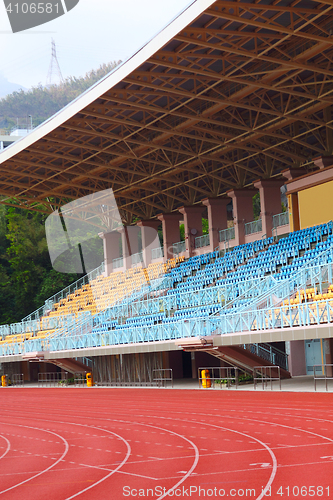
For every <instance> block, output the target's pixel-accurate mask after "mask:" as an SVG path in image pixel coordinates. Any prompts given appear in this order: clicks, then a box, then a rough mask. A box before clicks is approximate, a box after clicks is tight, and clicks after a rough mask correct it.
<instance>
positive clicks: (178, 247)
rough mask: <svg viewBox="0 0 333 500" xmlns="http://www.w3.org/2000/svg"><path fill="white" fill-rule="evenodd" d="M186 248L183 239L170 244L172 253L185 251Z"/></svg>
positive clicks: (176, 253)
mask: <svg viewBox="0 0 333 500" xmlns="http://www.w3.org/2000/svg"><path fill="white" fill-rule="evenodd" d="M185 250H186V243H185V241H179V242H178V243H174V244H173V245H172V253H173V254H174V255H178V254H180V253H182V252H185Z"/></svg>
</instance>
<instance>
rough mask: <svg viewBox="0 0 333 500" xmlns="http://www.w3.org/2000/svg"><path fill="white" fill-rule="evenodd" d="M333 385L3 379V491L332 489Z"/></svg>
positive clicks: (104, 497) (180, 493)
mask: <svg viewBox="0 0 333 500" xmlns="http://www.w3.org/2000/svg"><path fill="white" fill-rule="evenodd" d="M332 403H333V396H332V395H331V394H322V393H321V394H313V393H311V394H309V393H308V394H306V393H299V394H295V393H253V392H242V391H237V392H227V391H213V390H207V391H205V390H201V391H197V390H196V391H193V390H188V391H187V390H166V389H160V390H157V389H101V388H92V389H88V388H86V389H70V388H59V389H16V388H4V389H1V390H0V408H1V411H0V500H2V499H3V500H5V499H10V500H32V499H34V500H70V499H72V498H78V499H80V500H81V499H82V500H88V499H89V500H91V499H93V500H95V499H96V500H97V499H98V500H110V499H112V500H113V499H115V500H121V499H125V498H129V499H133V498H153V499H155V500H156V499H162V498H192V499H201V498H236V499H239V498H246V499H248V498H252V499H257V500H260V499H261V498H271V499H281V498H282V499H287V498H314V499H318V498H333V421H332V414H333V412H332V409H333V408H332Z"/></svg>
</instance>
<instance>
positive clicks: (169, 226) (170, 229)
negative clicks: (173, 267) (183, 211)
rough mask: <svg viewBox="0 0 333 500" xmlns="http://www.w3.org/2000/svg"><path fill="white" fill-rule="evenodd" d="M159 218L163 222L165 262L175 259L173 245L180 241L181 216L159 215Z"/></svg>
mask: <svg viewBox="0 0 333 500" xmlns="http://www.w3.org/2000/svg"><path fill="white" fill-rule="evenodd" d="M157 218H158V219H159V220H160V221H161V222H162V231H163V247H164V262H166V261H167V260H168V259H172V258H173V249H172V245H173V244H174V243H177V242H178V241H179V240H180V233H179V221H180V219H181V216H180V215H179V214H177V213H176V214H159V215H158V216H157Z"/></svg>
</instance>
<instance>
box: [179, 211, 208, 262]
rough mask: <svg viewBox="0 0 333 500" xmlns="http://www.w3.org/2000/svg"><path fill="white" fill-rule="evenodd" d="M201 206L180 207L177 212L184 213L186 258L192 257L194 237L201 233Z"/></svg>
mask: <svg viewBox="0 0 333 500" xmlns="http://www.w3.org/2000/svg"><path fill="white" fill-rule="evenodd" d="M203 211H204V207H203V206H194V207H181V208H180V209H179V212H180V213H181V214H183V215H184V229H185V243H186V251H185V256H186V258H189V257H192V255H193V250H194V249H195V238H197V237H198V236H201V235H202V212H203Z"/></svg>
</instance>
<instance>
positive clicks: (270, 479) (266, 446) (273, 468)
mask: <svg viewBox="0 0 333 500" xmlns="http://www.w3.org/2000/svg"><path fill="white" fill-rule="evenodd" d="M157 418H165V417H157ZM171 420H175V419H171ZM182 422H188V423H193V424H200V425H201V424H203V423H204V424H205V425H208V426H209V427H215V428H216V429H223V430H226V431H230V432H234V433H235V434H240V435H241V436H246V437H247V438H250V439H253V440H254V441H257V443H259V444H261V445H262V446H263V447H264V448H266V450H267V451H268V453H269V454H270V456H271V457H272V461H273V466H272V472H271V475H270V478H269V480H268V482H267V484H266V486H265V489H263V490H262V492H261V493H260V495H259V496H258V497H257V498H256V500H261V499H262V498H263V496H265V494H266V492H267V491H268V490H269V487H270V486H271V484H272V482H273V480H274V478H275V475H276V471H277V460H276V456H275V455H274V453H273V451H272V449H271V448H270V447H269V446H268V445H267V444H266V443H264V442H263V441H260V439H258V438H256V437H253V436H251V435H250V434H245V433H244V432H240V431H235V430H233V429H229V428H228V427H221V426H220V425H215V424H209V423H207V422H200V421H195V420H194V421H193V420H182ZM161 498H162V497H161Z"/></svg>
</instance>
